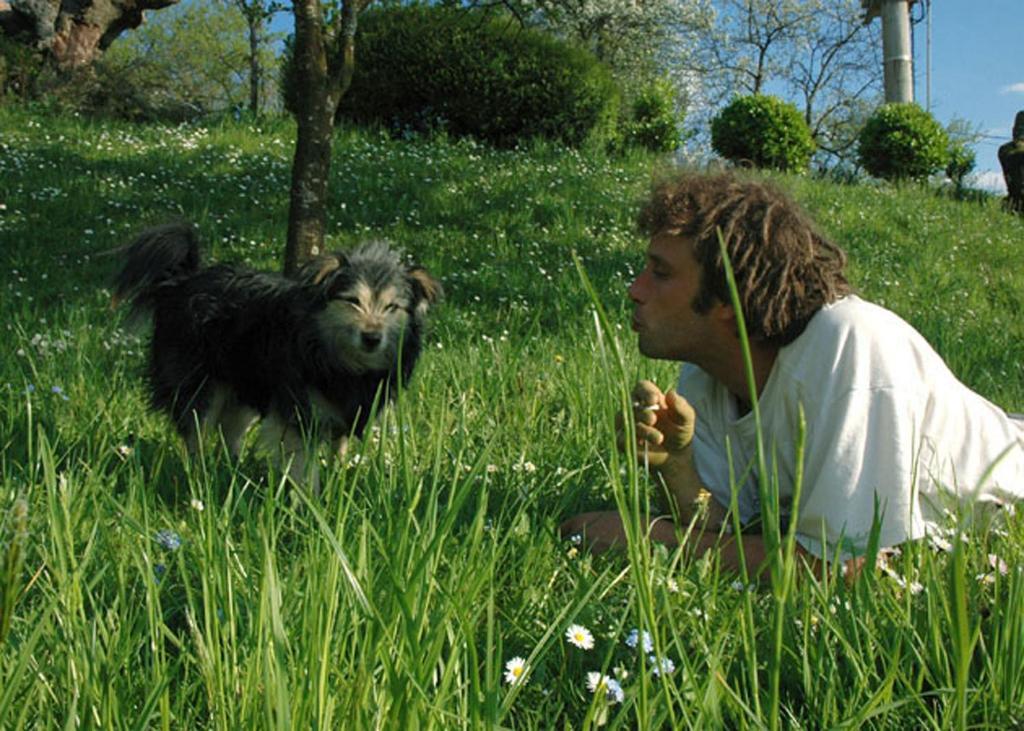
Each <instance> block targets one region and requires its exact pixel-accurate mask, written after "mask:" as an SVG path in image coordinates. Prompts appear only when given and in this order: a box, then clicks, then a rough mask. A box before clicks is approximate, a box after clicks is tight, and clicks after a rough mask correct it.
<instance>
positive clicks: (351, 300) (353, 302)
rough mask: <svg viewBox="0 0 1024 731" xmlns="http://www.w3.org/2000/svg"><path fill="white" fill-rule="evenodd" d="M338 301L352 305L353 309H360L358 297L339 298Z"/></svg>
mask: <svg viewBox="0 0 1024 731" xmlns="http://www.w3.org/2000/svg"><path fill="white" fill-rule="evenodd" d="M338 299H340V300H341V301H342V302H344V303H346V304H350V305H352V306H353V307H359V298H358V297H339V298H338Z"/></svg>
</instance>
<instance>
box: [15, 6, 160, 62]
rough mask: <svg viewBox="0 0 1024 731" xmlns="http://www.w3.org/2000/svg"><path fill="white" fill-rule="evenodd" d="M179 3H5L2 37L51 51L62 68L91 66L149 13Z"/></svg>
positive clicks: (52, 56)
mask: <svg viewBox="0 0 1024 731" xmlns="http://www.w3.org/2000/svg"><path fill="white" fill-rule="evenodd" d="M177 2H179V0H77V1H76V2H62V0H10V2H9V3H8V2H6V0H0V33H3V34H4V35H8V36H12V37H21V38H24V39H25V40H26V42H27V43H29V44H31V45H33V46H35V47H36V48H39V49H40V50H43V51H46V52H47V53H48V54H49V55H50V57H51V58H52V59H53V60H54V61H55V62H56V63H57V65H58V66H60V67H62V68H74V67H77V66H84V65H87V64H90V63H92V62H93V61H94V60H95V59H96V58H97V56H99V55H100V54H101V53H102V52H103V51H104V50H105V49H106V48H107V47H108V46H109V45H110V44H111V43H112V42H113V41H114V39H116V38H117V37H118V36H119V35H120V34H121V33H122V32H124V31H125V30H128V29H130V28H137V27H138V26H139V25H141V24H142V22H143V20H144V13H145V11H146V10H158V9H160V8H166V7H169V6H171V5H174V4H175V3H177Z"/></svg>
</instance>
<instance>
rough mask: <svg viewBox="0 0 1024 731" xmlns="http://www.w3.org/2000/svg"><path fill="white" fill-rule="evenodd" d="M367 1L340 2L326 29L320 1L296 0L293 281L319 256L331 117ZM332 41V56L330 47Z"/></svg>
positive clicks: (288, 253)
mask: <svg viewBox="0 0 1024 731" xmlns="http://www.w3.org/2000/svg"><path fill="white" fill-rule="evenodd" d="M366 4H367V2H366V0H344V2H343V5H342V10H341V14H340V16H339V18H338V21H337V24H336V25H335V27H333V28H331V29H328V28H327V27H326V25H325V23H324V19H323V10H322V8H321V6H320V0H295V2H294V3H293V9H294V12H295V64H296V69H297V73H296V82H295V83H296V95H295V96H296V100H297V101H296V110H295V118H296V123H297V126H298V135H297V138H296V141H295V157H294V159H293V162H292V186H291V194H290V199H289V210H288V242H287V244H286V245H285V253H284V272H285V274H287V275H292V274H294V273H295V271H296V270H297V269H298V268H299V266H301V265H302V263H303V262H304V261H306V260H307V259H309V258H310V257H312V256H316V255H317V254H319V253H320V252H321V251H323V246H324V232H325V229H326V225H327V190H328V181H329V178H330V172H331V143H332V141H333V139H332V138H333V134H334V113H335V111H336V110H337V107H338V102H339V101H340V100H341V98H342V97H343V96H344V95H345V92H346V91H348V88H349V86H350V85H351V83H352V74H353V72H354V70H355V33H356V21H357V17H358V14H359V12H360V11H361V10H362V9H363V8H364V7H365V6H366ZM332 40H333V41H334V43H333V45H334V51H333V53H331V52H329V49H328V46H329V45H332V44H331V41H332Z"/></svg>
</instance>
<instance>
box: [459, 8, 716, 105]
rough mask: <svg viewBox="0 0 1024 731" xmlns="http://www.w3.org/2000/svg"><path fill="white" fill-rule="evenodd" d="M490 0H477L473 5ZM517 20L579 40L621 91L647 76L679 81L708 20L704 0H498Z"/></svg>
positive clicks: (639, 83) (634, 86)
mask: <svg viewBox="0 0 1024 731" xmlns="http://www.w3.org/2000/svg"><path fill="white" fill-rule="evenodd" d="M494 4H495V3H492V2H488V1H487V0H479V1H478V2H477V3H476V5H478V6H483V7H492V6H493V5H494ZM497 4H499V5H500V6H501V7H503V8H504V9H506V10H508V11H509V12H510V13H511V14H512V15H513V16H514V17H515V18H517V19H518V21H519V22H520V23H521V24H522V25H524V26H529V27H538V28H541V29H543V30H546V31H548V32H550V33H553V34H554V35H556V36H558V37H560V38H563V39H565V40H568V41H570V42H572V43H575V44H577V45H580V46H582V47H584V48H586V49H587V50H589V51H590V52H591V53H593V54H594V55H595V56H597V58H598V59H600V60H601V61H602V62H604V63H605V64H607V65H608V67H609V68H611V69H612V71H613V73H614V74H615V75H616V78H617V79H618V80H619V82H620V83H621V84H623V86H624V88H625V90H626V91H627V92H632V91H634V90H637V89H639V88H641V87H642V86H643V85H645V84H647V83H649V82H650V81H651V80H652V79H654V78H658V77H663V76H666V75H668V76H673V77H674V81H675V82H676V83H677V84H682V83H683V81H685V79H684V76H685V73H684V69H683V67H682V66H681V65H680V61H681V60H683V59H686V58H687V57H688V54H689V53H690V49H691V48H692V45H693V39H694V38H695V37H697V35H698V34H699V31H701V30H702V29H704V28H706V27H707V24H708V22H709V20H710V13H709V10H708V4H707V0H500V2H499V3H497Z"/></svg>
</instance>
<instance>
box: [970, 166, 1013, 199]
mask: <svg viewBox="0 0 1024 731" xmlns="http://www.w3.org/2000/svg"><path fill="white" fill-rule="evenodd" d="M969 184H970V185H971V186H972V187H974V188H978V189H980V190H987V191H990V192H992V193H999V194H1001V195H1005V194H1006V181H1005V180H1003V174H1002V173H1001V172H998V171H996V170H978V171H977V172H975V173H974V174H973V175H971V176H970V179H969Z"/></svg>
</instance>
